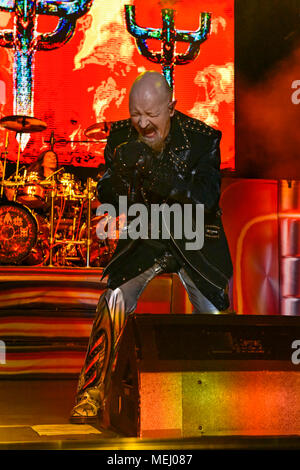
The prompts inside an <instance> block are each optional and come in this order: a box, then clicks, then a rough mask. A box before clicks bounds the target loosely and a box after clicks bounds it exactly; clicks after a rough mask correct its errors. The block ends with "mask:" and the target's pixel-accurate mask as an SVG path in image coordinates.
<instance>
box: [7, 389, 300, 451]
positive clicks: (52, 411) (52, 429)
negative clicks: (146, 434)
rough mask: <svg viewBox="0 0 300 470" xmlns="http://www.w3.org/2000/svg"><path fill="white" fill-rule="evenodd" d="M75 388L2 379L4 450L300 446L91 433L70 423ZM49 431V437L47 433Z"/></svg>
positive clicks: (291, 441)
mask: <svg viewBox="0 0 300 470" xmlns="http://www.w3.org/2000/svg"><path fill="white" fill-rule="evenodd" d="M75 389H76V381H75V380H17V381H16V380H1V382H0V400H1V410H0V413H1V425H0V451H3V450H49V451H50V450H51V451H52V450H56V451H58V450H61V451H67V450H90V451H93V450H103V451H104V450H105V451H108V450H112V451H115V452H118V451H130V450H131V451H137V453H138V451H149V450H156V451H157V450H161V451H163V450H173V451H176V450H177V451H178V452H179V451H181V453H182V451H188V450H210V451H212V450H295V449H299V447H300V436H295V435H291V436H238V435H235V436H234V435H232V436H222V435H220V436H201V437H199V438H184V439H174V438H173V439H166V438H164V439H162V438H160V439H159V438H157V439H153V438H152V439H150V438H134V437H126V436H122V435H120V434H116V433H114V432H113V431H107V430H101V428H98V427H91V428H90V429H88V430H87V429H86V428H85V426H83V425H70V424H69V423H68V418H69V412H70V406H71V405H72V403H73V399H74V392H75ZM38 426H40V428H38ZM69 426H70V427H69ZM35 427H36V429H37V430H38V431H39V432H40V434H39V433H38V432H37V430H35V429H34V428H35ZM68 427H69V433H68ZM45 428H46V429H45ZM80 428H82V429H83V431H82V432H81V431H80ZM93 429H94V434H93ZM47 432H48V433H49V435H45V434H43V433H47ZM74 432H76V434H74ZM131 454H133V452H131ZM111 455H113V453H111Z"/></svg>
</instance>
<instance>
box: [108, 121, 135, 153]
mask: <svg viewBox="0 0 300 470" xmlns="http://www.w3.org/2000/svg"><path fill="white" fill-rule="evenodd" d="M131 132H132V126H131V120H130V118H128V119H121V120H119V121H114V122H112V123H111V126H110V131H109V136H108V144H109V145H110V146H111V147H113V148H114V147H116V146H117V145H119V144H120V143H122V142H125V141H126V140H128V139H129V137H130V134H131Z"/></svg>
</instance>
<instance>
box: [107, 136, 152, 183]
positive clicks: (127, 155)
mask: <svg viewBox="0 0 300 470" xmlns="http://www.w3.org/2000/svg"><path fill="white" fill-rule="evenodd" d="M152 158H153V155H152V151H151V149H150V148H149V147H148V146H147V145H146V144H144V143H143V142H139V141H130V142H126V143H124V144H121V145H119V146H118V147H117V148H116V150H115V157H114V168H115V172H116V173H118V174H119V175H120V177H121V178H122V179H123V180H126V181H127V182H128V183H129V184H135V186H136V187H139V186H140V185H141V184H142V180H143V179H144V178H145V177H147V176H149V175H150V174H151V165H152ZM136 189H137V188H136Z"/></svg>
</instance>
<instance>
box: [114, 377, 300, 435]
mask: <svg viewBox="0 0 300 470" xmlns="http://www.w3.org/2000/svg"><path fill="white" fill-rule="evenodd" d="M139 381H140V391H139V398H140V408H139V411H140V419H139V427H138V435H139V436H140V437H145V438H146V437H159V436H160V437H166V438H167V437H199V436H201V435H207V436H210V435H234V434H235V435H237V434H238V435H290V434H300V400H299V390H300V374H299V373H297V372H285V371H281V372H278V371H275V372H274V371H255V372H254V371H228V372H226V371H224V372H201V371H199V372H192V373H188V372H184V373H141V374H140V375H139ZM121 406H122V401H121ZM124 407H126V400H125V401H124ZM122 412H125V413H126V411H125V410H122V408H121V410H120V413H122Z"/></svg>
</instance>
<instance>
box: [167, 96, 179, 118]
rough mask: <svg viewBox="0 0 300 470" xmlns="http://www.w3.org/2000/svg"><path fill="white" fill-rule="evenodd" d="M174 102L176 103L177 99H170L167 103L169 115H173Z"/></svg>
mask: <svg viewBox="0 0 300 470" xmlns="http://www.w3.org/2000/svg"><path fill="white" fill-rule="evenodd" d="M176 103H177V100H173V101H170V103H169V110H170V116H171V117H172V116H174V113H175V106H176Z"/></svg>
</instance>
